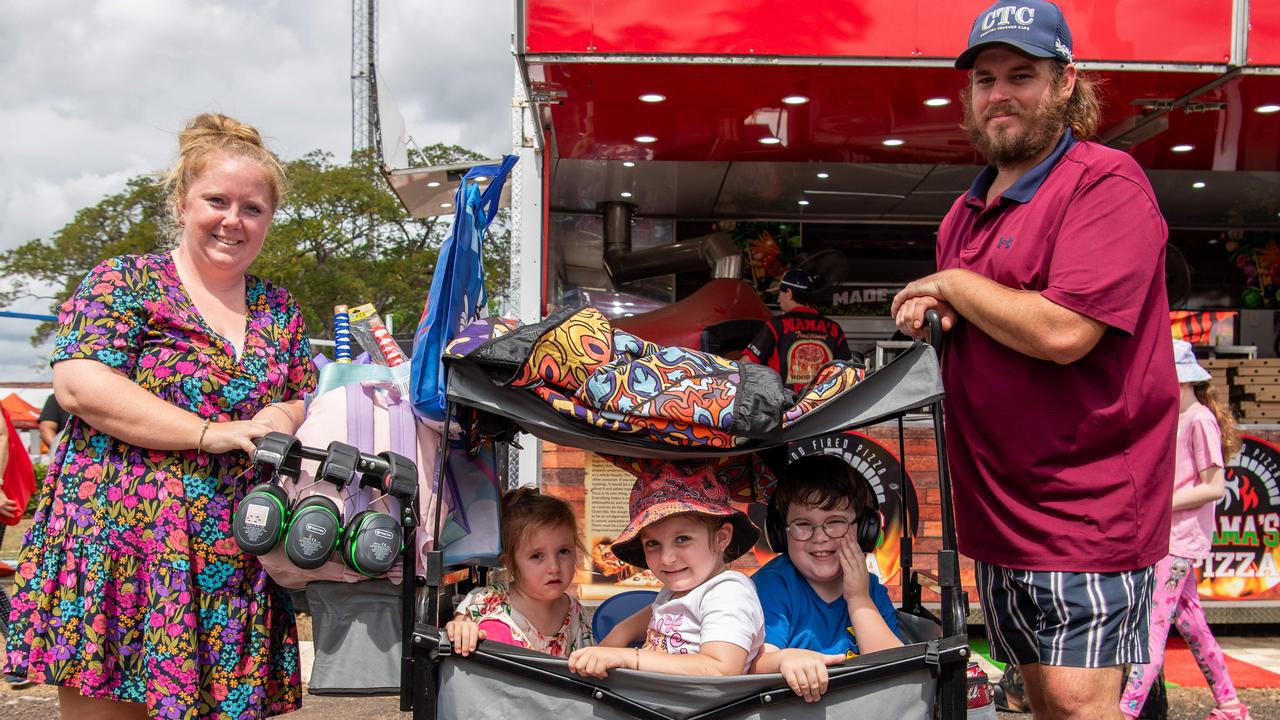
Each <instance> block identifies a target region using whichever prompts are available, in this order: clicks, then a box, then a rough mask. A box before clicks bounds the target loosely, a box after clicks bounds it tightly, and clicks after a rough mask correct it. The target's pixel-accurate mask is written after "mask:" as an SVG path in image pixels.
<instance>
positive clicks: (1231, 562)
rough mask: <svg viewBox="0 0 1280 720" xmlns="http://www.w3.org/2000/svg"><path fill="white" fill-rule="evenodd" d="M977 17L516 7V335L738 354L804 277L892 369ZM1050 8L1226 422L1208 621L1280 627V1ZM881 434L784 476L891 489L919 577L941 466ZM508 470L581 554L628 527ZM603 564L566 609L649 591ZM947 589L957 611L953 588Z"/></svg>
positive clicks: (539, 0) (597, 479) (964, 7)
mask: <svg viewBox="0 0 1280 720" xmlns="http://www.w3.org/2000/svg"><path fill="white" fill-rule="evenodd" d="M988 4H989V3H988V0H961V1H960V2H948V3H939V2H930V1H922V0H915V1H911V0H908V1H906V2H904V1H902V0H811V1H810V2H805V3H798V2H763V1H759V0H751V1H747V2H744V1H743V0H703V1H702V2H698V3H690V2H682V1H680V0H631V1H630V2H626V3H623V2H617V1H616V0H518V1H517V2H516V3H515V5H514V9H515V13H516V23H515V27H516V30H515V38H514V56H515V75H516V78H517V80H516V83H515V85H516V97H515V100H514V102H513V144H514V150H513V152H514V153H515V154H517V155H518V156H519V158H520V162H519V164H518V165H517V167H516V169H515V170H514V172H513V177H512V180H511V182H510V189H511V205H510V207H511V218H510V222H511V227H512V229H513V233H514V234H513V252H515V253H516V256H515V257H513V263H512V267H513V275H514V277H513V282H514V286H515V288H516V290H515V294H516V307H515V308H514V310H515V313H516V314H518V315H519V317H520V319H521V320H522V321H524V322H537V321H539V320H541V319H542V318H543V317H545V316H547V315H548V314H549V313H550V312H551V311H553V310H554V309H555V308H559V307H565V306H572V305H577V304H581V303H583V302H588V303H590V304H592V305H594V306H596V307H598V308H600V309H601V310H603V311H604V312H606V313H607V314H609V315H610V317H611V319H613V320H614V321H615V322H616V324H617V326H618V327H620V328H624V329H630V330H631V331H633V332H636V334H638V335H641V336H642V337H644V336H649V338H650V339H653V340H655V341H658V342H669V341H671V342H673V344H681V345H687V346H693V347H698V348H700V349H710V350H712V351H715V352H719V353H722V354H725V355H729V356H731V357H732V356H733V355H734V353H735V352H737V351H740V350H741V349H742V347H743V346H744V345H745V342H746V340H744V338H746V339H748V340H749V339H750V335H751V333H752V331H753V330H754V329H756V328H758V327H759V325H760V323H761V322H763V320H764V319H766V318H767V317H768V313H769V312H770V311H771V308H769V304H770V303H772V302H773V301H774V300H775V297H776V285H777V280H778V278H779V276H780V275H781V274H782V272H783V271H785V270H786V269H787V268H789V267H804V268H806V269H809V270H811V271H813V272H816V273H818V274H820V275H823V276H824V277H825V278H826V279H827V280H829V281H830V283H831V284H830V286H829V288H828V292H827V293H826V294H825V296H824V297H823V300H822V302H821V305H822V307H821V309H822V310H823V311H825V312H826V314H827V315H829V316H831V317H833V318H835V319H837V320H838V321H839V322H840V324H841V325H842V326H843V328H844V330H845V332H846V334H847V336H848V337H849V340H850V343H851V345H853V346H854V347H855V349H857V350H858V351H860V352H862V353H863V354H864V356H865V357H866V358H867V362H868V366H869V367H870V368H871V369H875V368H877V367H880V366H883V365H884V364H885V363H887V362H888V361H889V360H890V359H891V358H892V357H893V356H894V355H895V354H896V353H898V352H901V351H902V349H903V348H904V347H905V344H904V343H900V342H897V341H895V339H894V338H893V334H894V327H893V323H892V321H891V319H890V318H889V316H888V307H889V302H890V301H891V299H892V297H893V295H894V293H895V292H896V291H897V289H898V288H900V287H901V286H902V285H903V284H904V283H905V282H907V281H909V280H911V279H913V278H915V277H919V276H921V275H924V274H927V273H929V272H931V271H932V270H933V267H934V243H935V238H936V230H937V226H938V222H939V221H940V219H941V218H942V217H943V215H944V214H945V213H946V211H947V210H948V208H949V207H950V205H951V204H952V202H953V201H954V200H955V198H956V197H958V196H959V195H960V194H962V193H963V192H965V191H966V190H967V189H968V187H969V185H970V183H971V181H972V180H973V178H974V176H975V175H976V174H977V172H978V171H979V170H980V166H981V162H982V161H981V159H980V158H979V157H978V155H977V154H976V153H975V151H974V150H973V148H972V147H971V145H970V142H969V140H968V138H967V136H966V134H965V131H964V130H963V129H962V127H961V120H962V116H963V108H962V103H961V102H960V97H961V90H962V89H963V88H964V86H965V84H966V82H967V75H966V73H964V72H961V71H957V70H956V69H954V67H953V61H954V58H955V57H956V56H957V55H958V54H959V53H960V52H961V51H962V50H963V49H964V47H965V43H966V40H967V36H968V31H969V27H970V23H971V22H972V20H973V18H974V17H975V16H976V15H977V14H978V13H979V12H980V11H981V10H982V9H983V8H984V7H986V6H987V5H988ZM1059 5H1060V6H1061V7H1062V9H1063V11H1064V13H1065V15H1066V17H1067V19H1068V21H1069V23H1070V25H1071V29H1072V31H1073V35H1074V46H1075V47H1074V51H1075V57H1076V61H1077V64H1078V66H1079V68H1080V69H1081V70H1084V71H1087V72H1089V73H1092V74H1093V75H1094V76H1096V77H1097V78H1099V79H1100V80H1101V88H1102V94H1103V100H1104V115H1103V119H1102V122H1101V125H1100V132H1099V137H1098V138H1097V140H1098V141H1099V142H1102V143H1104V144H1107V145H1109V146H1111V147H1114V148H1118V149H1121V150H1124V151H1125V152H1128V153H1129V154H1131V155H1132V156H1133V157H1134V158H1135V159H1136V160H1137V161H1138V163H1139V164H1140V165H1141V166H1142V167H1143V168H1144V169H1145V170H1146V172H1147V173H1148V175H1149V177H1150V179H1151V183H1152V186H1153V187H1154V189H1155V192H1156V194H1157V197H1158V200H1159V203H1160V206H1161V209H1162V211H1163V213H1164V216H1165V218H1166V220H1167V223H1168V226H1169V250H1168V253H1167V254H1168V260H1167V266H1168V267H1167V277H1168V285H1169V295H1170V305H1171V307H1170V310H1171V323H1172V325H1173V328H1174V332H1175V335H1177V336H1182V337H1186V338H1188V339H1189V340H1191V341H1192V342H1194V343H1196V344H1198V345H1201V346H1203V347H1202V348H1201V353H1202V355H1204V357H1205V358H1206V363H1207V364H1208V365H1210V366H1211V370H1212V371H1213V372H1214V374H1215V376H1216V377H1217V378H1218V380H1217V382H1218V383H1219V385H1220V389H1221V390H1222V391H1223V392H1225V393H1228V395H1229V396H1230V398H1231V400H1232V402H1233V404H1234V405H1235V407H1236V409H1237V411H1238V412H1240V414H1241V417H1242V419H1243V421H1244V423H1245V424H1244V430H1245V434H1246V435H1247V436H1248V439H1247V442H1246V447H1245V450H1244V452H1242V453H1241V455H1240V457H1238V458H1237V459H1235V460H1234V461H1233V462H1232V471H1231V477H1230V478H1229V482H1228V485H1229V493H1228V497H1227V498H1225V499H1224V501H1223V503H1222V505H1221V506H1220V507H1219V521H1220V525H1221V527H1220V532H1219V535H1218V537H1217V538H1215V540H1216V544H1215V554H1214V557H1213V559H1212V560H1211V561H1207V562H1206V563H1204V564H1203V567H1202V568H1201V572H1202V580H1203V582H1202V584H1201V592H1202V594H1203V595H1204V597H1205V598H1206V599H1208V600H1210V601H1211V602H1209V603H1207V605H1208V607H1209V612H1210V613H1211V615H1213V619H1215V620H1218V621H1238V622H1255V621H1259V620H1263V619H1271V620H1274V619H1275V618H1276V617H1277V616H1278V615H1277V614H1276V613H1277V608H1280V571H1278V570H1277V565H1278V564H1280V562H1278V561H1280V525H1278V523H1280V486H1278V480H1280V449H1277V448H1280V424H1278V423H1280V360H1276V359H1275V357H1276V355H1277V354H1278V353H1277V347H1276V346H1277V338H1280V320H1278V319H1277V318H1276V314H1275V312H1276V310H1275V308H1277V307H1280V3H1273V2H1258V1H1256V0H1254V1H1250V0H1234V1H1233V0H1167V1H1166V2H1162V3H1140V2H1117V1H1114V0H1113V1H1104V2H1084V1H1083V0H1062V1H1061V2H1059ZM388 177H389V179H390V180H391V183H392V185H393V187H394V188H395V189H396V192H397V193H398V194H399V195H400V196H401V198H402V199H403V200H404V201H405V204H406V206H408V207H410V208H411V209H412V210H413V211H414V212H415V213H418V214H440V213H441V212H445V211H441V210H439V209H437V205H438V204H439V203H444V202H448V200H449V198H450V197H451V194H452V189H451V187H450V185H449V183H448V182H445V183H443V184H442V185H440V186H439V187H436V188H435V189H434V190H429V189H428V188H427V187H426V185H427V184H428V183H429V182H439V181H440V179H441V178H442V177H444V178H448V177H452V176H449V175H448V173H447V172H442V169H439V168H435V169H433V168H416V169H415V168H406V169H396V170H391V171H390V172H389V173H388ZM897 437H898V435H897V432H896V429H890V430H885V431H884V432H881V429H880V428H877V427H870V428H862V429H860V430H858V431H856V432H845V433H836V434H834V435H833V436H831V437H828V438H818V439H812V440H810V441H809V442H810V443H813V444H814V447H813V448H794V449H793V452H807V451H814V450H820V451H825V452H836V453H840V454H843V455H844V456H845V457H846V459H848V460H849V462H850V463H851V464H852V465H854V466H855V467H856V468H858V470H859V472H860V473H861V474H862V475H863V476H864V477H866V478H867V479H868V481H869V482H871V483H872V485H873V487H877V488H879V487H881V486H882V485H883V483H884V482H885V478H891V477H896V476H897V473H898V472H899V471H900V470H901V471H902V472H903V474H904V475H905V476H906V477H907V478H908V480H907V482H906V483H905V484H906V486H907V487H906V490H907V491H908V492H905V493H904V494H903V496H902V498H903V499H902V500H901V502H900V503H898V504H897V506H893V505H892V503H891V506H890V507H888V508H887V509H886V515H887V516H888V517H887V521H888V522H889V524H890V525H893V524H895V523H898V524H906V525H910V530H911V533H912V534H913V536H914V537H915V542H914V551H915V556H916V558H915V563H916V566H917V567H920V568H924V569H930V563H931V562H933V561H932V560H931V557H932V555H931V553H933V552H935V551H937V550H939V549H940V547H941V540H940V538H941V535H942V533H941V515H940V509H939V508H940V502H941V499H942V498H941V497H940V491H939V486H938V468H937V466H936V462H934V463H932V464H931V462H930V461H929V458H930V457H933V456H932V455H931V454H930V453H929V452H915V453H911V452H908V453H907V454H908V456H911V457H914V458H920V460H919V461H918V462H917V463H916V464H909V465H908V466H906V467H905V468H904V467H902V466H901V463H900V459H901V457H902V455H901V453H900V451H899V446H898V442H899V441H898V440H897ZM904 437H905V440H904V444H903V446H904V447H905V449H907V450H908V451H910V450H912V447H911V446H912V445H913V444H915V445H917V446H918V448H917V449H927V448H930V447H932V446H933V442H934V438H933V427H932V426H931V425H930V424H929V423H927V422H920V423H917V424H914V425H913V424H911V423H910V422H908V424H907V427H906V431H905V435H904ZM515 470H516V471H517V474H518V475H519V476H521V477H524V478H528V477H536V478H538V482H539V483H540V484H541V486H542V487H543V488H544V490H545V491H547V492H551V493H555V494H558V495H560V496H561V497H564V498H566V499H567V500H569V501H570V502H571V503H573V504H574V505H575V507H576V508H577V509H578V511H579V512H580V513H581V517H582V519H583V525H584V527H585V528H586V532H587V534H588V537H587V538H586V540H587V542H588V545H589V547H591V544H592V543H600V542H606V541H607V539H608V538H609V537H610V535H611V533H614V532H616V531H617V530H618V529H620V526H619V525H618V524H619V522H622V523H625V517H621V518H620V517H619V516H618V514H617V513H616V512H614V511H611V510H609V509H608V508H610V507H613V508H615V509H616V505H615V504H614V503H613V501H615V500H616V499H617V497H618V495H619V493H621V494H622V497H625V493H626V490H627V488H629V481H630V479H629V478H628V477H626V476H625V475H619V473H618V472H617V471H616V469H615V468H613V467H612V466H611V465H609V464H608V463H607V462H604V461H601V460H599V459H598V458H596V457H595V456H593V454H592V453H590V452H586V451H583V450H581V449H575V448H568V447H560V446H557V445H554V444H551V443H546V442H542V443H538V442H530V443H525V447H524V449H523V450H521V451H520V452H519V459H518V462H516V463H515ZM606 499H608V502H606V501H605V500H606ZM899 552H900V549H899V547H898V545H897V543H895V542H887V543H886V544H885V546H884V547H882V548H881V549H880V551H879V552H878V553H877V556H876V563H877V565H878V569H879V571H880V572H881V573H882V575H883V576H884V577H885V579H886V580H887V582H888V584H889V585H890V587H892V588H894V589H895V590H894V591H895V592H899V590H898V588H900V587H901V578H896V577H894V569H895V568H896V567H897V565H896V557H897V553H899ZM598 560H601V562H598V563H596V564H595V566H594V567H593V568H592V569H591V571H590V573H589V576H584V578H583V580H584V582H583V584H582V587H583V590H582V592H583V596H584V598H585V599H587V600H592V599H599V598H602V597H605V596H607V595H610V594H612V593H613V592H616V591H617V590H619V589H624V588H626V587H628V586H636V585H639V586H643V585H644V584H645V581H644V579H643V578H639V579H637V578H636V576H634V575H629V574H627V572H626V571H624V570H622V569H620V568H617V567H612V566H610V565H609V564H608V563H607V562H605V561H604V559H603V558H598ZM935 569H936V568H935ZM963 577H964V579H965V584H966V585H967V586H969V587H968V590H969V592H970V594H971V595H972V594H973V593H974V588H973V587H972V585H973V571H972V567H971V565H969V564H965V565H964V566H963ZM895 597H896V596H895ZM926 599H927V600H933V601H937V600H938V597H937V596H936V595H934V596H931V597H926ZM974 607H975V610H976V607H977V606H976V603H975V605H974ZM973 617H974V619H975V620H977V619H978V618H977V616H976V615H975V616H973Z"/></svg>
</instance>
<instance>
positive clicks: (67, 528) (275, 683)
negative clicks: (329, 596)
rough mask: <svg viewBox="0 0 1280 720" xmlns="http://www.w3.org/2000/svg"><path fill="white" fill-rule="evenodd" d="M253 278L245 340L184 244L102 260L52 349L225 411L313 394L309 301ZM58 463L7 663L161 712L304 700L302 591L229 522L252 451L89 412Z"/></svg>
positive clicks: (179, 399)
mask: <svg viewBox="0 0 1280 720" xmlns="http://www.w3.org/2000/svg"><path fill="white" fill-rule="evenodd" d="M245 285H246V302H247V306H248V318H247V322H246V335H245V342H244V348H243V349H242V350H241V351H240V353H239V355H238V356H237V353H236V351H235V348H233V347H232V346H231V345H230V343H229V342H228V341H227V340H226V339H224V338H222V337H221V336H219V335H218V334H216V333H215V332H213V330H211V329H210V328H209V326H208V325H207V324H206V323H205V322H204V320H203V319H202V318H201V316H200V315H199V313H198V312H197V311H196V309H195V306H194V305H193V303H192V302H191V299H190V297H189V296H188V295H187V292H186V290H185V289H184V288H183V286H182V282H181V281H180V280H179V278H178V274H177V271H176V269H175V268H174V265H173V260H172V258H171V256H169V255H126V256H121V257H116V258H112V259H110V260H107V261H104V262H103V263H102V264H100V265H99V266H98V267H96V268H94V269H93V270H92V271H91V272H90V273H89V275H88V276H87V277H86V278H85V279H84V281H83V282H82V283H81V285H80V288H79V289H78V290H77V291H76V294H75V296H73V297H72V298H71V299H70V300H68V301H67V302H66V303H64V304H63V306H62V308H61V313H60V314H59V317H58V322H59V325H60V327H59V330H58V336H57V341H56V346H55V350H54V354H53V362H55V363H56V362H58V361H60V360H68V359H74V358H89V359H93V360H97V361H99V362H101V363H103V364H105V365H107V366H109V367H111V368H113V369H115V370H117V371H118V372H121V373H123V374H125V375H126V376H127V377H129V378H130V379H131V380H133V382H135V383H137V384H138V385H139V386H140V387H142V388H144V389H145V390H147V391H149V392H151V393H153V394H155V395H156V396H158V397H160V398H162V399H163V400H165V401H166V402H169V403H172V404H174V405H176V406H178V407H180V408H182V409H184V410H188V411H190V412H193V413H196V414H197V415H199V416H201V417H205V418H211V419H213V420H214V421H227V420H243V419H248V418H250V417H252V416H253V415H254V414H255V413H256V412H257V411H258V410H260V409H261V408H263V407H264V406H266V405H267V404H268V403H271V402H277V401H284V400H292V399H296V398H300V397H302V396H303V395H304V393H306V392H308V391H310V390H311V389H313V388H314V386H315V381H316V378H315V370H314V367H313V365H312V363H311V359H310V355H311V349H310V345H309V343H308V341H307V339H306V333H305V329H304V326H303V321H302V315H301V311H300V310H299V308H298V306H297V304H296V303H295V302H294V301H293V299H292V298H291V297H290V296H289V294H288V293H287V292H286V291H285V290H283V289H282V288H278V287H275V286H273V285H272V284H270V283H268V282H266V281H265V280H261V279H259V278H256V277H254V276H252V275H247V276H246V277H245ZM246 471H247V472H246ZM48 478H49V480H48V481H47V482H46V483H45V486H44V488H43V490H42V494H41V497H40V500H39V503H38V505H37V507H36V513H35V520H34V524H33V525H32V528H31V530H30V531H29V532H28V534H27V536H26V538H25V540H24V543H23V550H22V554H21V557H20V560H19V567H18V571H17V575H16V584H15V593H14V597H13V611H12V613H11V614H10V616H9V622H10V633H9V639H8V660H7V663H6V666H5V671H6V672H10V673H14V674H16V675H20V676H25V677H27V678H29V679H31V680H35V681H37V682H43V683H51V684H55V685H65V686H69V687H75V688H78V689H79V691H80V693H81V694H82V695H84V696H86V697H95V698H108V699H112V700H118V701H126V702H135V703H145V704H146V706H147V708H148V710H149V713H150V714H151V715H152V716H153V717H162V718H184V719H195V718H258V717H265V716H269V715H275V714H279V713H285V712H289V711H290V710H295V709H297V708H298V707H299V705H300V703H301V683H300V681H299V666H298V639H297V626H296V625H295V622H294V614H293V606H292V604H291V602H290V600H289V596H288V594H287V593H286V592H285V591H284V590H282V589H281V588H279V587H278V586H277V585H275V584H274V583H273V582H272V581H271V580H270V579H269V578H268V576H267V574H266V572H264V571H263V569H262V566H261V565H260V564H259V563H258V560H257V558H254V557H251V556H248V555H245V554H244V553H242V552H241V551H240V549H239V548H238V547H237V546H236V543H235V540H234V539H233V538H232V536H231V515H232V511H233V509H234V507H235V505H236V503H237V502H238V501H239V499H240V498H241V497H242V496H243V495H244V493H245V492H246V491H247V489H248V488H249V487H250V486H251V485H252V484H253V483H254V482H255V477H254V472H253V471H252V467H251V465H250V464H249V458H248V456H247V455H246V454H245V453H243V452H232V453H227V454H223V455H210V454H208V453H197V452H196V451H195V450H182V451H160V450H148V449H145V448H141V447H137V446H134V445H130V444H127V443H125V442H122V441H120V440H117V439H115V438H114V437H111V436H110V435H106V434H104V433H101V432H99V431H97V430H95V429H93V428H92V427H90V426H89V425H88V424H87V423H85V421H84V420H82V419H80V418H78V417H77V418H72V420H71V423H70V425H69V426H68V427H67V432H66V433H65V436H64V438H63V440H62V442H61V444H60V445H59V447H58V450H57V452H56V454H55V456H54V459H53V462H52V463H51V465H50V467H49V474H48Z"/></svg>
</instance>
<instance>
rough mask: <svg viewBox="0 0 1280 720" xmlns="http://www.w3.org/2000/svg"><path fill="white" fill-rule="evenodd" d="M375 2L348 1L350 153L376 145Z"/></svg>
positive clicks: (376, 51)
mask: <svg viewBox="0 0 1280 720" xmlns="http://www.w3.org/2000/svg"><path fill="white" fill-rule="evenodd" d="M377 43H378V0H351V152H352V154H354V153H356V152H357V151H359V150H365V149H367V148H372V147H374V146H375V144H376V142H377V128H376V127H375V123H376V122H377V117H378V114H377V109H376V108H374V106H373V104H374V102H375V100H376V98H377V90H376V88H375V87H374V83H375V82H376V81H375V80H374V68H373V66H374V63H375V62H376V61H377V58H378V44H377Z"/></svg>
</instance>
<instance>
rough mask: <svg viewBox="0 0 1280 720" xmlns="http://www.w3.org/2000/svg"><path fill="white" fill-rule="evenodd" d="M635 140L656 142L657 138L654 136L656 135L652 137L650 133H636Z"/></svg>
mask: <svg viewBox="0 0 1280 720" xmlns="http://www.w3.org/2000/svg"><path fill="white" fill-rule="evenodd" d="M636 142H638V143H651V142H658V138H656V137H654V136H652V135H637V136H636Z"/></svg>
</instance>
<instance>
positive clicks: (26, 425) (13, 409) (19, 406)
mask: <svg viewBox="0 0 1280 720" xmlns="http://www.w3.org/2000/svg"><path fill="white" fill-rule="evenodd" d="M0 404H3V405H4V411H5V412H6V413H8V414H9V419H10V420H12V421H13V426H14V427H15V428H17V429H19V430H34V429H35V428H37V427H39V426H40V408H38V407H36V406H35V405H32V404H31V403H29V402H27V401H26V400H23V399H22V398H21V397H19V396H18V394H17V393H9V394H8V395H7V396H5V398H4V399H3V400H0Z"/></svg>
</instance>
